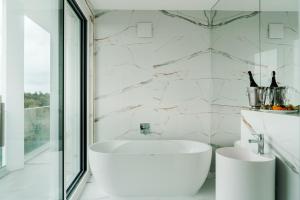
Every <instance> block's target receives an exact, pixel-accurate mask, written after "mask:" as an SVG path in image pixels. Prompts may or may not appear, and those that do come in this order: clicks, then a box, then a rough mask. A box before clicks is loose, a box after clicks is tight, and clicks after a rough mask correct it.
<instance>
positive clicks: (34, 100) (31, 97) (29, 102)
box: [24, 92, 50, 108]
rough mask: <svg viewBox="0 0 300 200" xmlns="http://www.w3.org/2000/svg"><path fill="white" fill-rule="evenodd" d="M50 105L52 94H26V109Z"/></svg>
mask: <svg viewBox="0 0 300 200" xmlns="http://www.w3.org/2000/svg"><path fill="white" fill-rule="evenodd" d="M49 105H50V94H49V93H42V92H35V93H25V94H24V107H25V108H35V107H42V106H49Z"/></svg>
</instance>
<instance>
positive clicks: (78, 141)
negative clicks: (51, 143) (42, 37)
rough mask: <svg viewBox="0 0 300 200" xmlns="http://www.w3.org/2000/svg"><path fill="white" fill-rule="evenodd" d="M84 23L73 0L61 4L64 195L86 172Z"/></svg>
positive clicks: (81, 14)
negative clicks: (63, 31)
mask: <svg viewBox="0 0 300 200" xmlns="http://www.w3.org/2000/svg"><path fill="white" fill-rule="evenodd" d="M86 26H87V21H86V19H85V17H84V15H83V13H82V12H81V11H80V8H79V6H78V5H77V4H76V2H75V1H74V0H68V1H66V3H65V28H64V29H65V70H64V74H65V75H64V79H65V81H64V83H65V85H64V94H65V97H64V103H65V104H64V109H65V110H64V113H65V117H64V131H65V134H64V135H65V137H64V144H65V145H64V147H65V148H64V149H65V152H64V164H65V187H66V188H67V197H68V196H69V195H70V194H71V193H72V190H73V189H74V188H75V187H76V185H77V184H78V183H79V181H80V179H81V178H82V176H83V175H84V174H85V172H86V166H87V165H86V135H87V133H86V53H87V51H86V41H87V38H86Z"/></svg>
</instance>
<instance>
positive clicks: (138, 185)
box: [89, 140, 212, 196]
mask: <svg viewBox="0 0 300 200" xmlns="http://www.w3.org/2000/svg"><path fill="white" fill-rule="evenodd" d="M211 154H212V150H211V147H210V146H209V145H207V144H204V143H200V142H195V141H186V140H130V141H128V140H126V141H123V140H120V141H105V142H99V143H96V144H94V145H92V146H90V148H89V161H90V166H91V170H92V173H93V176H94V177H95V179H96V182H97V183H98V184H99V190H102V191H103V192H106V193H108V194H110V195H113V196H185V195H193V194H195V193H197V191H198V190H199V189H200V188H201V186H202V184H203V183H204V181H205V179H206V177H207V175H208V171H209V168H210V162H211Z"/></svg>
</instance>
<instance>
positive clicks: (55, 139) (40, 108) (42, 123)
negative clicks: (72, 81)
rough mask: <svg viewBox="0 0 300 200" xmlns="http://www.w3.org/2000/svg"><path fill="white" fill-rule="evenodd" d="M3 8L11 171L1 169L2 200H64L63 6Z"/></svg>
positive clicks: (1, 69)
mask: <svg viewBox="0 0 300 200" xmlns="http://www.w3.org/2000/svg"><path fill="white" fill-rule="evenodd" d="M3 2H4V4H3V5H4V10H5V12H4V13H5V16H4V18H2V19H3V20H2V21H1V22H4V23H0V25H1V30H3V32H2V33H3V34H2V41H4V42H2V43H0V45H1V48H0V49H3V51H2V56H1V58H2V59H1V60H2V61H1V65H0V74H1V75H0V88H1V90H0V95H1V96H2V101H3V103H4V104H5V112H4V113H5V114H4V117H5V120H4V121H5V126H4V127H5V130H4V131H5V143H4V144H5V152H4V153H3V152H2V165H3V163H4V164H5V166H4V167H2V168H1V169H0V199H23V200H40V199H53V200H57V199H63V185H62V184H63V180H62V174H63V170H62V169H63V164H62V148H61V146H62V145H61V138H62V137H61V135H62V129H61V125H60V121H61V120H60V119H61V114H60V110H62V109H61V104H62V102H61V100H60V99H61V97H62V95H61V92H62V91H63V90H61V86H60V85H62V81H61V74H62V73H61V70H62V69H63V68H62V64H63V63H62V62H61V60H62V55H63V54H62V53H63V48H62V47H63V41H62V38H63V37H62V35H61V33H62V31H63V30H62V27H61V25H62V24H63V21H62V20H63V16H61V13H62V8H63V7H62V5H63V0H25V1H24V0H4V1H3V0H0V3H3ZM0 16H1V15H0ZM0 19H1V18H0ZM0 36H1V35H0ZM3 62H4V63H3ZM0 159H1V157H0ZM0 163H1V162H0ZM1 175H2V176H1ZM3 175H5V176H3Z"/></svg>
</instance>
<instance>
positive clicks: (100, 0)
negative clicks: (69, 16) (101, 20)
mask: <svg viewBox="0 0 300 200" xmlns="http://www.w3.org/2000/svg"><path fill="white" fill-rule="evenodd" d="M217 1H218V0H89V2H90V4H91V5H92V6H93V8H94V9H95V10H210V9H211V8H212V6H213V5H215V3H216V2H217ZM298 1H300V0H261V5H262V6H261V7H262V10H263V11H297V10H298V9H299V6H298ZM215 9H216V10H240V11H253V10H259V0H219V2H218V4H217V5H216V7H215Z"/></svg>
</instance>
